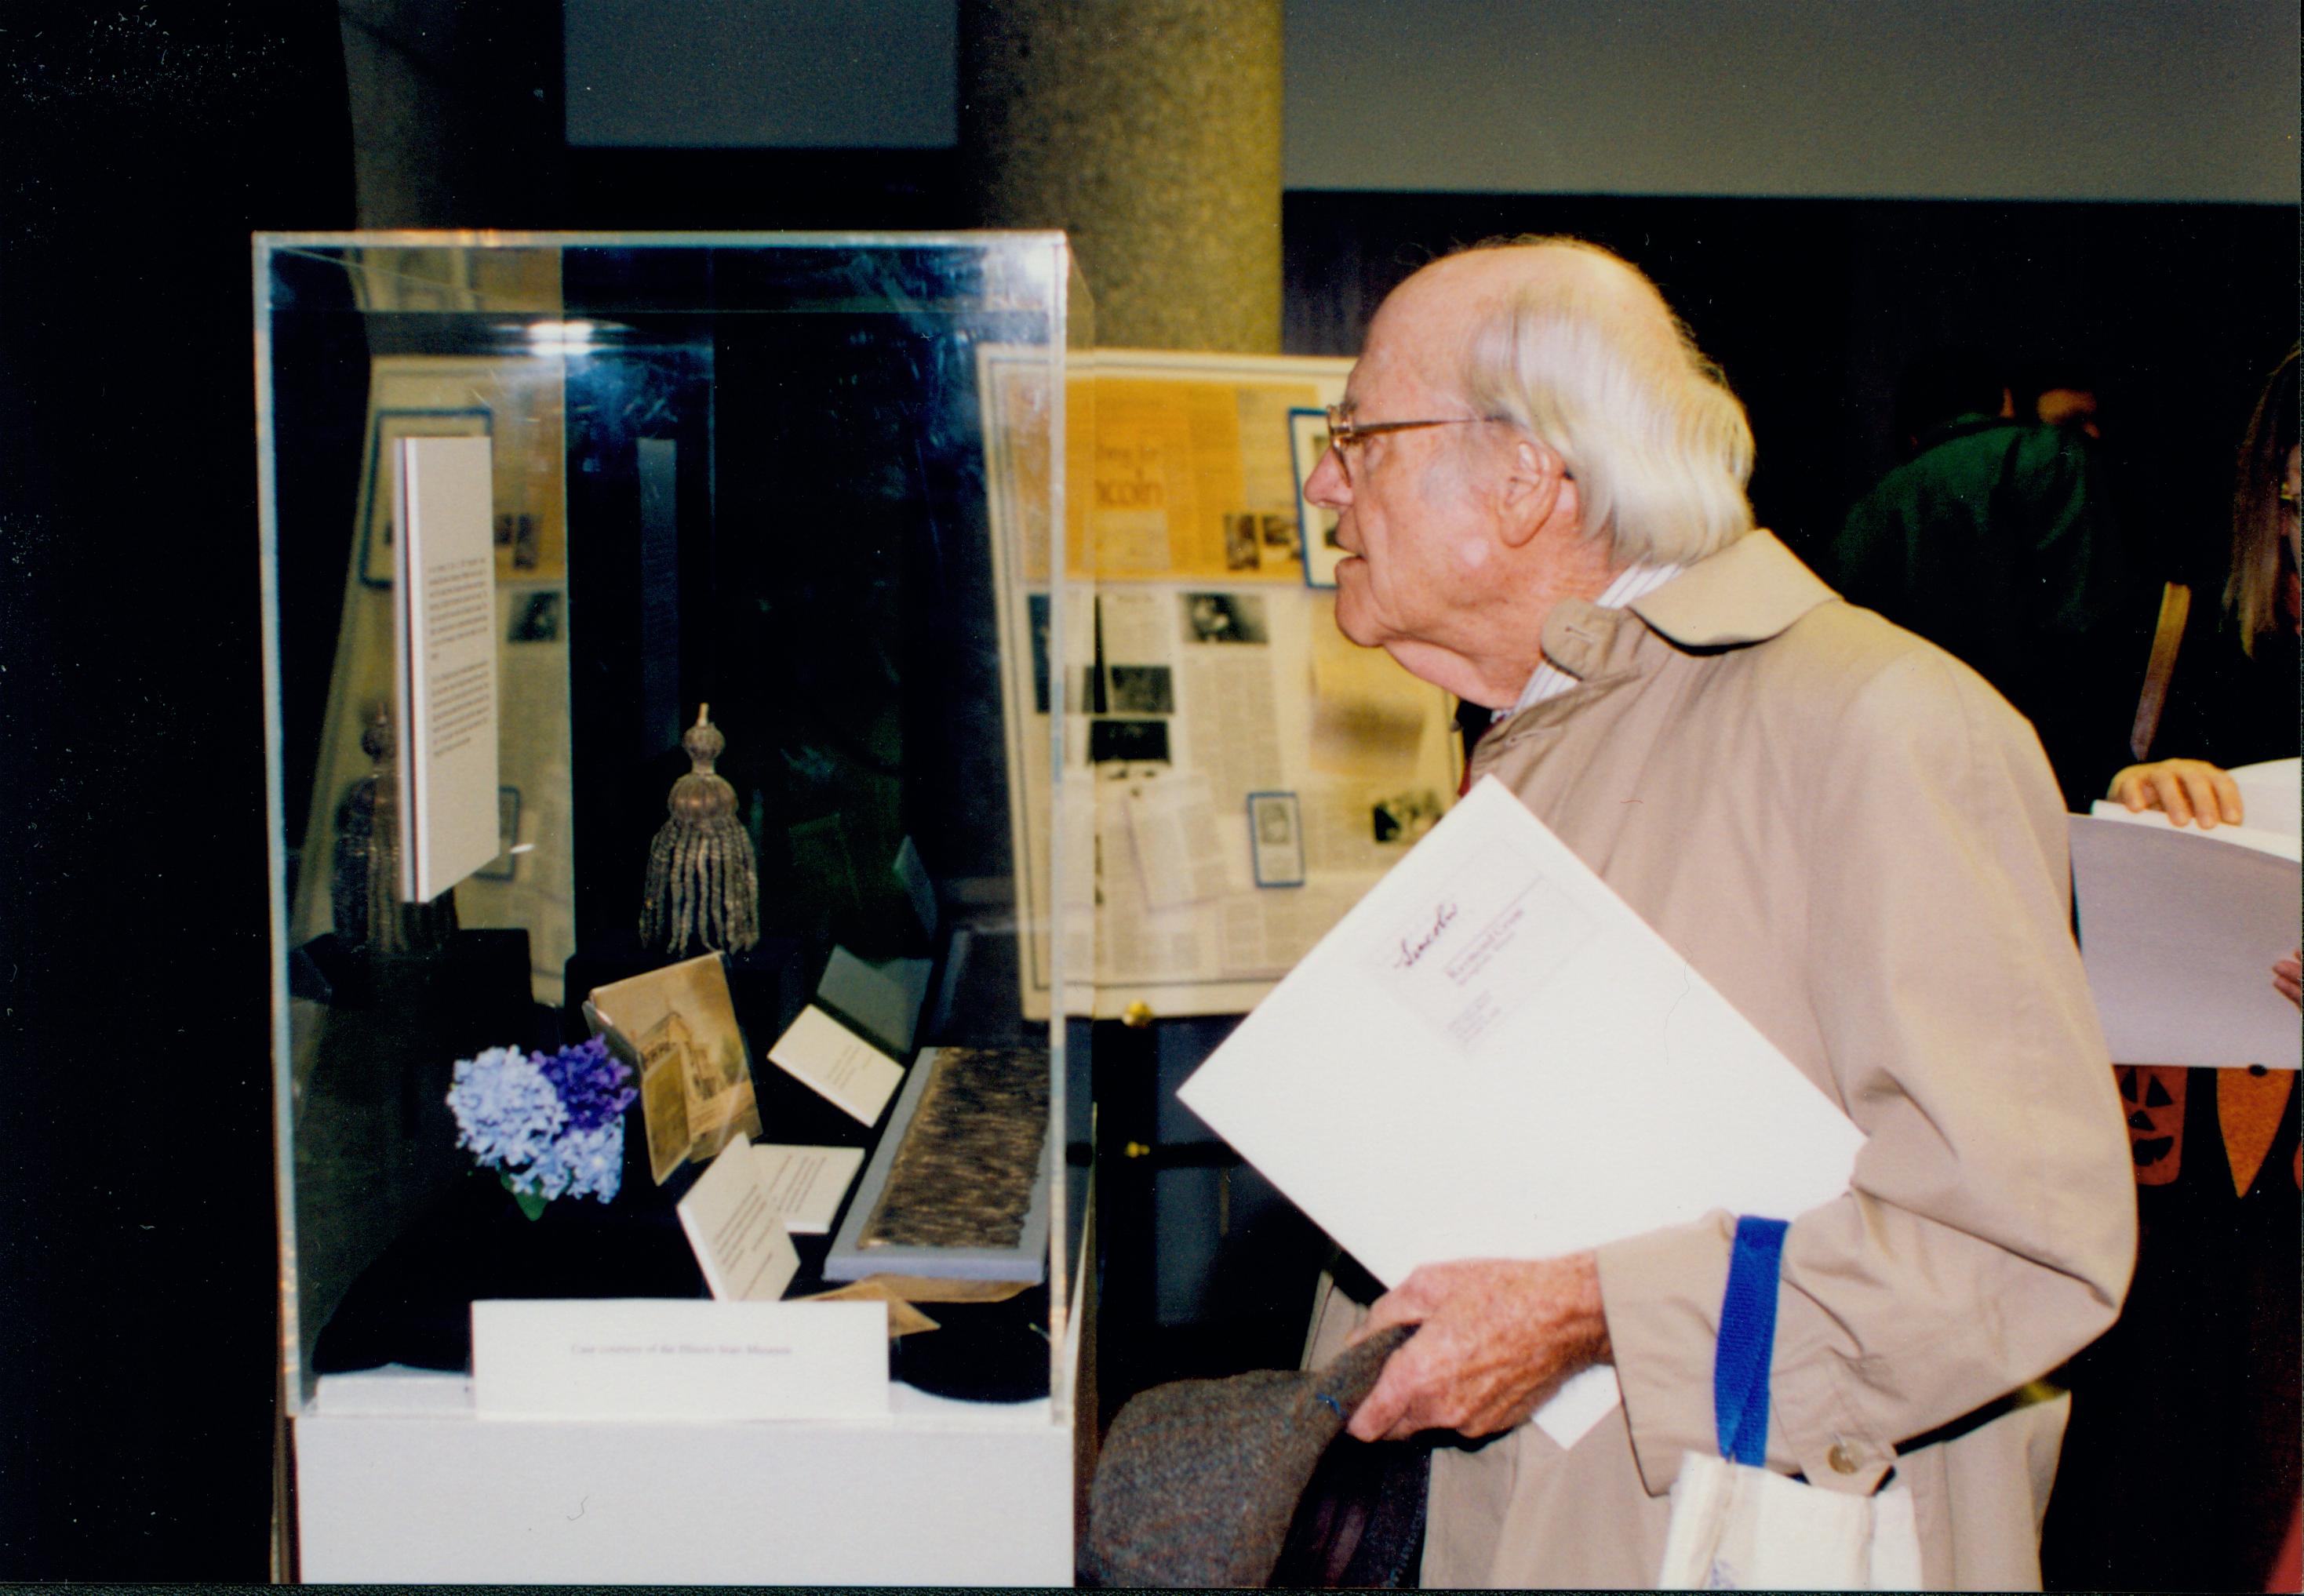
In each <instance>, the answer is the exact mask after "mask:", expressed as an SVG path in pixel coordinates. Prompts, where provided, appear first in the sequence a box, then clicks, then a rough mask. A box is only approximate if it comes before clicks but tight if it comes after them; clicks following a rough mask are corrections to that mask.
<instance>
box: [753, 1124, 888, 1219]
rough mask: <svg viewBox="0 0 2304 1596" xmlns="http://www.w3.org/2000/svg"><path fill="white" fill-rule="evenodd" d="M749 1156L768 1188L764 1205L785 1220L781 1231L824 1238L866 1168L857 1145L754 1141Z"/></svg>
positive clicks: (861, 1152)
mask: <svg viewBox="0 0 2304 1596" xmlns="http://www.w3.org/2000/svg"><path fill="white" fill-rule="evenodd" d="M752 1157H753V1159H754V1160H755V1161H757V1162H758V1165H759V1170H760V1180H761V1182H762V1184H763V1185H764V1186H766V1187H767V1194H768V1206H769V1207H770V1208H771V1209H773V1210H774V1211H775V1214H776V1217H777V1218H779V1219H781V1220H784V1229H787V1230H790V1231H793V1232H795V1233H796V1234H799V1235H801V1236H822V1235H824V1234H825V1233H826V1231H828V1230H830V1229H832V1220H833V1216H834V1215H835V1214H837V1213H838V1212H840V1199H841V1198H843V1197H844V1196H846V1195H848V1188H849V1187H850V1186H853V1185H854V1184H855V1183H856V1171H857V1170H860V1169H862V1168H863V1167H864V1150H863V1149H862V1148H861V1147H796V1146H792V1145H790V1144H784V1143H779V1142H755V1143H754V1144H752Z"/></svg>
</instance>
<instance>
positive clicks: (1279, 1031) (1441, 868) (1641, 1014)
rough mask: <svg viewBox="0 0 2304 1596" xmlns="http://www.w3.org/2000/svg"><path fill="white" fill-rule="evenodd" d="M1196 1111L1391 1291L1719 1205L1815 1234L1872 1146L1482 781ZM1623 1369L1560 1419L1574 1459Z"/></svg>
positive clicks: (1387, 881)
mask: <svg viewBox="0 0 2304 1596" xmlns="http://www.w3.org/2000/svg"><path fill="white" fill-rule="evenodd" d="M1177 1095H1178V1096H1179V1097H1180V1098H1181V1099H1182V1101H1183V1102H1184V1103H1185V1104H1186V1105H1187V1106H1188V1107H1190V1109H1191V1110H1193V1111H1194V1112H1195V1113H1197V1114H1199V1116H1200V1118H1202V1119H1205V1120H1207V1122H1208V1124H1209V1125H1210V1126H1212V1127H1215V1129H1216V1132H1217V1133H1218V1134H1219V1135H1221V1136H1223V1137H1224V1139H1225V1140H1226V1141H1228V1142H1230V1143H1231V1144H1232V1146H1233V1147H1235V1148H1237V1149H1238V1150H1239V1151H1240V1153H1241V1155H1242V1156H1244V1157H1245V1158H1247V1159H1248V1161H1249V1162H1251V1163H1253V1164H1254V1165H1255V1166H1256V1167H1257V1169H1258V1170H1260V1171H1261V1172H1262V1173H1263V1174H1264V1175H1265V1176H1266V1178H1269V1179H1270V1180H1271V1181H1272V1182H1273V1183H1274V1184H1275V1186H1278V1187H1279V1188H1280V1189H1281V1190H1282V1191H1283V1192H1284V1193H1285V1194H1287V1195H1288V1197H1289V1198H1290V1200H1291V1201H1292V1202H1294V1203H1296V1204H1297V1205H1298V1206H1299V1207H1300V1208H1301V1209H1303V1210H1304V1212H1306V1213H1307V1214H1309V1216H1310V1217H1311V1218H1312V1219H1313V1220H1314V1221H1315V1222H1317V1224H1319V1225H1320V1226H1321V1227H1322V1228H1323V1229H1326V1231H1327V1232H1328V1234H1329V1235H1330V1236H1332V1237H1334V1238H1335V1240H1336V1241H1338V1242H1339V1243H1341V1244H1342V1245H1343V1246H1344V1247H1345V1248H1347V1249H1348V1250H1349V1251H1350V1252H1351V1254H1353V1255H1354V1256H1355V1257H1357V1258H1358V1259H1359V1260H1360V1262H1362V1263H1363V1264H1365V1265H1366V1266H1367V1267H1368V1270H1369V1271H1371V1272H1372V1273H1374V1274H1375V1275H1376V1278H1377V1279H1380V1280H1382V1281H1383V1282H1384V1283H1385V1285H1386V1286H1394V1285H1397V1284H1398V1283H1399V1282H1400V1281H1401V1280H1402V1279H1403V1278H1405V1277H1406V1275H1407V1274H1408V1273H1409V1271H1411V1270H1413V1269H1415V1268H1416V1267H1417V1266H1418V1265H1419V1264H1423V1263H1434V1262H1444V1261H1447V1260H1451V1259H1459V1258H1493V1257H1507V1258H1548V1257H1555V1256H1558V1255H1560V1254H1565V1253H1572V1252H1578V1251H1581V1250H1583V1249H1585V1248H1588V1247H1594V1246H1600V1245H1601V1244H1603V1243H1605V1242H1610V1241H1615V1240H1619V1239H1622V1238H1623V1237H1630V1236H1635V1235H1639V1234H1641V1233H1643V1232H1646V1231H1648V1230H1652V1229H1657V1228H1659V1227H1662V1226H1666V1225H1673V1224H1679V1223H1683V1222H1686V1221H1689V1220H1696V1219H1698V1218H1700V1217H1701V1216H1702V1215H1704V1214H1705V1213H1707V1212H1710V1211H1712V1210H1715V1209H1725V1210H1728V1211H1730V1212H1735V1213H1739V1214H1758V1215H1766V1216H1769V1217H1773V1218H1778V1219H1791V1218H1793V1217H1794V1216H1796V1215H1798V1214H1800V1213H1801V1212H1805V1211H1807V1210H1808V1209H1810V1208H1813V1207H1816V1206H1817V1205H1818V1204H1820V1203H1826V1202H1829V1201H1831V1200H1832V1199H1833V1198H1834V1197H1836V1196H1838V1195H1840V1194H1841V1193H1842V1191H1844V1190H1845V1189H1846V1188H1847V1185H1848V1178H1849V1172H1850V1170H1851V1168H1852V1167H1853V1165H1854V1162H1855V1158H1856V1153H1857V1149H1858V1148H1859V1146H1860V1145H1861V1144H1862V1142H1863V1135H1862V1133H1861V1132H1859V1130H1858V1129H1857V1128H1856V1127H1855V1126H1854V1125H1852V1124H1851V1123H1850V1122H1849V1120H1848V1119H1847V1118H1846V1117H1845V1116H1843V1115H1842V1113H1841V1112H1840V1110H1838V1108H1837V1107H1835V1106H1834V1104H1833V1102H1831V1101H1830V1100H1829V1099H1828V1098H1827V1097H1826V1096H1825V1094H1823V1093H1822V1092H1820V1091H1818V1090H1817V1087H1816V1085H1814V1084H1813V1083H1811V1082H1810V1081H1809V1080H1808V1077H1805V1076H1804V1075H1802V1074H1801V1073H1800V1069H1799V1068H1798V1067H1797V1066H1795V1065H1794V1064H1793V1063H1792V1061H1791V1060H1788V1059H1786V1058H1785V1057H1784V1056H1783V1053H1782V1052H1781V1051H1779V1050H1778V1049H1777V1048H1776V1047H1775V1045H1774V1044H1773V1043H1770V1042H1769V1041H1768V1040H1767V1038H1766V1037H1765V1036H1763V1035H1761V1034H1760V1033H1759V1032H1758V1030H1757V1029H1756V1028H1755V1027H1754V1026H1752V1024H1751V1023H1750V1022H1749V1020H1747V1019H1746V1018H1744V1017H1743V1016H1742V1015H1741V1014H1740V1013H1738V1012H1737V1011H1736V1010H1735V1009H1733V1008H1732V1006H1730V1004H1729V1003H1728V1002H1727V1001H1726V1000H1725V999H1724V998H1722V997H1721V996H1720V994H1719V993H1718V992H1715V991H1714V990H1713V988H1712V986H1711V985H1710V984H1709V983H1707V981H1706V980H1705V979H1704V977H1703V976H1702V975H1698V973H1697V971H1696V970H1695V969H1694V967H1691V966H1690V964H1689V963H1688V961H1687V960H1686V959H1684V958H1681V956H1680V955H1679V954H1678V953H1676V952H1674V951H1673V949H1672V948H1671V946H1670V945H1669V944H1668V943H1666V942H1664V939H1663V938H1662V937H1661V936H1659V935H1657V934H1656V932H1655V931H1654V930H1652V929H1651V928H1650V927H1649V926H1648V924H1647V923H1646V922H1645V921H1643V920H1642V919H1641V918H1640V917H1639V915H1638V914H1636V913H1634V912H1633V910H1632V909H1631V908H1630V907H1629V906H1628V905H1627V904H1625V903H1624V901H1623V900H1622V899H1620V898H1618V897H1617V896H1616V894H1615V893H1614V891H1612V890H1611V889H1610V888H1609V887H1608V886H1607V884H1606V883H1605V882H1602V881H1601V880H1600V878H1599V877H1598V876H1597V875H1596V874H1593V872H1592V871H1591V869H1590V868H1589V867H1588V866H1586V865H1585V864H1584V862H1583V861H1582V860H1581V859H1580V858H1578V857H1576V855H1575V854H1574V852H1572V851H1571V849H1569V848H1568V846H1567V845H1566V844H1565V843H1563V842H1562V841H1561V840H1559V838H1557V837H1556V836H1554V834H1553V832H1551V830H1550V829H1549V828H1547V827H1546V825H1545V824H1544V823H1542V822H1541V821H1539V820H1537V818H1536V816H1535V815H1532V814H1530V813H1529V810H1528V809H1527V808H1526V807H1525V806H1523V805H1522V804H1521V803H1520V801H1519V800H1518V799H1517V798H1514V797H1513V796H1512V793H1511V792H1510V791H1509V790H1506V789H1505V788H1504V786H1502V785H1501V784H1500V783H1498V782H1497V781H1495V780H1494V779H1488V780H1484V781H1481V782H1480V783H1479V785H1478V786H1477V787H1475V788H1474V789H1473V790H1472V791H1471V793H1470V795H1469V796H1468V797H1466V798H1464V799H1463V800H1462V801H1461V802H1460V803H1459V804H1458V805H1457V806H1456V807H1455V808H1454V809H1453V811H1451V812H1450V814H1449V815H1447V817H1446V818H1445V819H1444V820H1442V821H1441V822H1440V823H1438V824H1437V825H1436V826H1435V827H1434V828H1433V830H1432V832H1430V834H1429V835H1427V837H1426V838H1425V839H1424V840H1422V841H1421V842H1419V844H1418V845H1417V846H1416V848H1415V849H1414V850H1413V851H1412V852H1411V853H1410V854H1409V856H1408V857H1406V858H1405V859H1403V860H1402V861H1401V862H1400V863H1399V864H1398V865H1396V866H1393V869H1392V871H1391V873H1390V874H1387V875H1386V876H1385V878H1384V880H1383V881H1381V882H1378V883H1377V884H1376V888H1375V889H1374V890H1373V891H1370V892H1369V893H1368V896H1367V897H1365V898H1364V899H1361V900H1360V903H1359V904H1358V905H1357V906H1356V907H1355V908H1353V909H1352V911H1351V913H1350V914H1348V915H1346V916H1344V918H1343V921H1342V922H1341V923H1340V924H1338V925H1337V926H1336V927H1335V928H1334V930H1333V931H1331V932H1330V933H1328V934H1327V935H1326V937H1324V938H1322V939H1321V941H1320V942H1319V943H1318V945H1317V946H1316V947H1315V948H1314V949H1313V950H1312V951H1311V952H1310V953H1309V954H1308V955H1307V956H1306V957H1305V958H1304V959H1303V961H1302V962H1301V963H1300V964H1299V965H1298V966H1297V967H1296V968H1295V969H1294V970H1293V971H1292V973H1291V974H1290V975H1288V977H1287V978H1286V979H1285V980H1283V982H1281V984H1279V985H1278V986H1277V987H1275V989H1274V990H1273V992H1272V993H1271V995H1270V996H1268V997H1267V998H1266V999H1265V1001H1263V1002H1262V1003H1260V1004H1258V1007H1257V1009H1256V1010H1255V1012H1254V1013H1252V1014H1250V1015H1249V1017H1248V1018H1247V1019H1245V1020H1244V1021H1242V1022H1241V1026H1240V1027H1239V1028H1238V1029H1237V1030H1235V1031H1234V1032H1233V1033H1232V1036H1231V1037H1230V1038H1229V1039H1228V1040H1226V1041H1225V1043H1224V1045H1223V1046H1221V1047H1219V1048H1217V1049H1216V1051H1215V1052H1214V1053H1213V1054H1211V1055H1210V1056H1209V1058H1208V1060H1207V1062H1206V1063H1205V1064H1203V1065H1202V1066H1201V1067H1200V1068H1199V1071H1198V1072H1197V1073H1196V1074H1194V1075H1193V1077H1191V1078H1190V1080H1189V1081H1187V1082H1186V1083H1185V1084H1184V1085H1183V1087H1182V1090H1181V1091H1179V1093H1178V1094H1177ZM1616 1399H1617V1391H1616V1384H1615V1375H1614V1370H1612V1369H1609V1368H1607V1367H1605V1365H1604V1366H1601V1367H1598V1368H1596V1369H1592V1370H1589V1371H1587V1372H1585V1373H1584V1374H1581V1375H1579V1376H1577V1377H1576V1378H1575V1379H1573V1380H1571V1381H1568V1382H1567V1383H1566V1384H1565V1385H1564V1386H1563V1388H1562V1389H1561V1390H1560V1391H1559V1392H1558V1393H1557V1394H1556V1395H1555V1396H1554V1397H1553V1398H1551V1399H1550V1400H1549V1401H1547V1402H1546V1404H1545V1406H1543V1407H1541V1408H1539V1409H1538V1411H1537V1415H1536V1416H1537V1423H1540V1424H1542V1425H1544V1427H1545V1428H1546V1430H1547V1431H1551V1432H1552V1433H1553V1434H1554V1437H1555V1438H1557V1439H1559V1440H1561V1441H1562V1442H1563V1445H1565V1444H1571V1443H1572V1442H1573V1440H1575V1438H1576V1437H1577V1436H1579V1435H1581V1434H1582V1433H1583V1432H1584V1431H1586V1430H1588V1429H1589V1428H1590V1426H1591V1425H1592V1424H1593V1423H1596V1422H1597V1420H1598V1419H1599V1418H1601V1417H1602V1416H1604V1415H1605V1414H1606V1413H1607V1412H1608V1410H1609V1409H1610V1408H1611V1407H1613V1406H1614V1404H1615V1401H1616Z"/></svg>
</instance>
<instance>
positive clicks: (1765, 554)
mask: <svg viewBox="0 0 2304 1596" xmlns="http://www.w3.org/2000/svg"><path fill="white" fill-rule="evenodd" d="M1837 596H1838V595H1836V594H1834V592H1833V590H1832V589H1831V588H1829V587H1825V585H1824V583H1823V581H1822V580H1821V579H1819V578H1817V575H1816V573H1815V572H1813V571H1811V570H1808V567H1807V566H1805V565H1803V564H1801V563H1800V560H1799V558H1798V557H1797V556H1795V555H1794V554H1793V553H1792V551H1791V550H1790V549H1788V548H1786V547H1784V545H1783V544H1782V543H1780V542H1779V541H1777V539H1776V536H1775V534H1774V533H1772V532H1768V531H1766V530H1763V529H1761V528H1754V529H1753V530H1751V531H1750V532H1748V533H1746V534H1745V535H1744V536H1741V537H1740V538H1738V539H1737V540H1736V541H1735V542H1734V543H1732V544H1730V545H1728V546H1727V547H1726V548H1724V549H1723V550H1721V551H1720V552H1719V553H1716V554H1714V555H1711V556H1710V557H1708V558H1707V559H1703V560H1699V561H1698V562H1696V563H1695V564H1693V565H1691V566H1690V567H1689V568H1688V569H1687V570H1683V571H1681V573H1680V574H1679V575H1678V576H1676V577H1674V578H1673V579H1672V580H1671V581H1669V582H1666V583H1665V584H1664V586H1663V587H1659V588H1657V589H1656V591H1655V592H1653V593H1650V594H1648V595H1644V596H1642V597H1639V598H1636V599H1634V600H1633V601H1632V603H1631V611H1632V612H1633V613H1634V614H1637V615H1638V616H1639V618H1640V619H1641V620H1642V621H1647V622H1648V625H1649V626H1650V627H1651V628H1653V629H1655V630H1656V631H1657V632H1658V633H1660V634H1662V635H1663V636H1664V638H1668V639H1669V640H1671V641H1672V642H1673V643H1675V644H1677V645H1678V646H1681V647H1682V648H1717V647H1733V646H1738V645H1740V644H1746V643H1759V642H1765V641H1766V639H1768V638H1773V637H1775V636H1776V635H1777V634H1778V633H1779V632H1782V631H1783V630H1784V629H1786V628H1787V627H1789V626H1791V625H1792V622H1793V621H1798V620H1799V619H1800V617H1801V616H1803V615H1805V614H1807V613H1808V612H1809V611H1810V610H1813V609H1815V608H1816V607H1817V605H1818V604H1823V603H1825V601H1826V600H1828V599H1832V598H1834V597H1837ZM1621 615H1622V611H1617V610H1604V609H1602V608H1600V607H1599V606H1598V605H1597V604H1590V603H1588V602H1586V601H1585V600H1582V599H1563V600H1562V601H1561V602H1560V603H1559V604H1554V606H1553V609H1552V613H1551V614H1549V615H1547V616H1546V617H1545V621H1544V630H1543V634H1542V638H1541V642H1542V644H1543V647H1544V655H1545V657H1546V659H1548V660H1550V661H1551V662H1552V663H1554V664H1555V665H1557V666H1559V667H1560V669H1562V670H1563V671H1567V672H1568V673H1569V674H1570V675H1571V676H1576V677H1581V678H1584V679H1586V680H1589V679H1590V678H1591V677H1592V675H1593V674H1594V672H1595V671H1596V670H1597V668H1598V667H1600V665H1601V664H1602V663H1603V662H1604V661H1605V659H1606V658H1607V656H1608V654H1609V652H1610V646H1611V644H1612V642H1613V641H1614V636H1615V632H1616V621H1617V620H1618V618H1619V617H1620V616H1621Z"/></svg>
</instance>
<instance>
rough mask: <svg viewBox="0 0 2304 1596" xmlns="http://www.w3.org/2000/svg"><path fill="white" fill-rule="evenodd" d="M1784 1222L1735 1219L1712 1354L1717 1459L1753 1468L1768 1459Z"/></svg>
mask: <svg viewBox="0 0 2304 1596" xmlns="http://www.w3.org/2000/svg"><path fill="white" fill-rule="evenodd" d="M1785 1229H1787V1227H1786V1225H1785V1222H1784V1221H1783V1220H1762V1219H1753V1218H1751V1217H1750V1216H1749V1215H1747V1216H1746V1217H1744V1218H1742V1219H1740V1220H1737V1221H1736V1246H1735V1250H1734V1251H1733V1252H1732V1254H1730V1255H1729V1258H1728V1289H1727V1292H1726V1293H1725V1294H1724V1296H1722V1297H1721V1299H1720V1339H1719V1342H1718V1343H1717V1344H1716V1345H1715V1347H1714V1348H1713V1352H1712V1417H1713V1421H1714V1423H1716V1424H1717V1425H1718V1426H1719V1429H1720V1455H1721V1456H1722V1457H1726V1458H1729V1459H1732V1461H1734V1462H1737V1463H1742V1464H1749V1465H1751V1466H1752V1467H1754V1468H1762V1467H1765V1466H1766V1464H1767V1460H1768V1362H1769V1359H1770V1358H1771V1357H1772V1356H1773V1355H1775V1346H1776V1262H1777V1260H1778V1258H1779V1257H1780V1256H1781V1255H1782V1254H1783V1250H1784V1231H1785Z"/></svg>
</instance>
